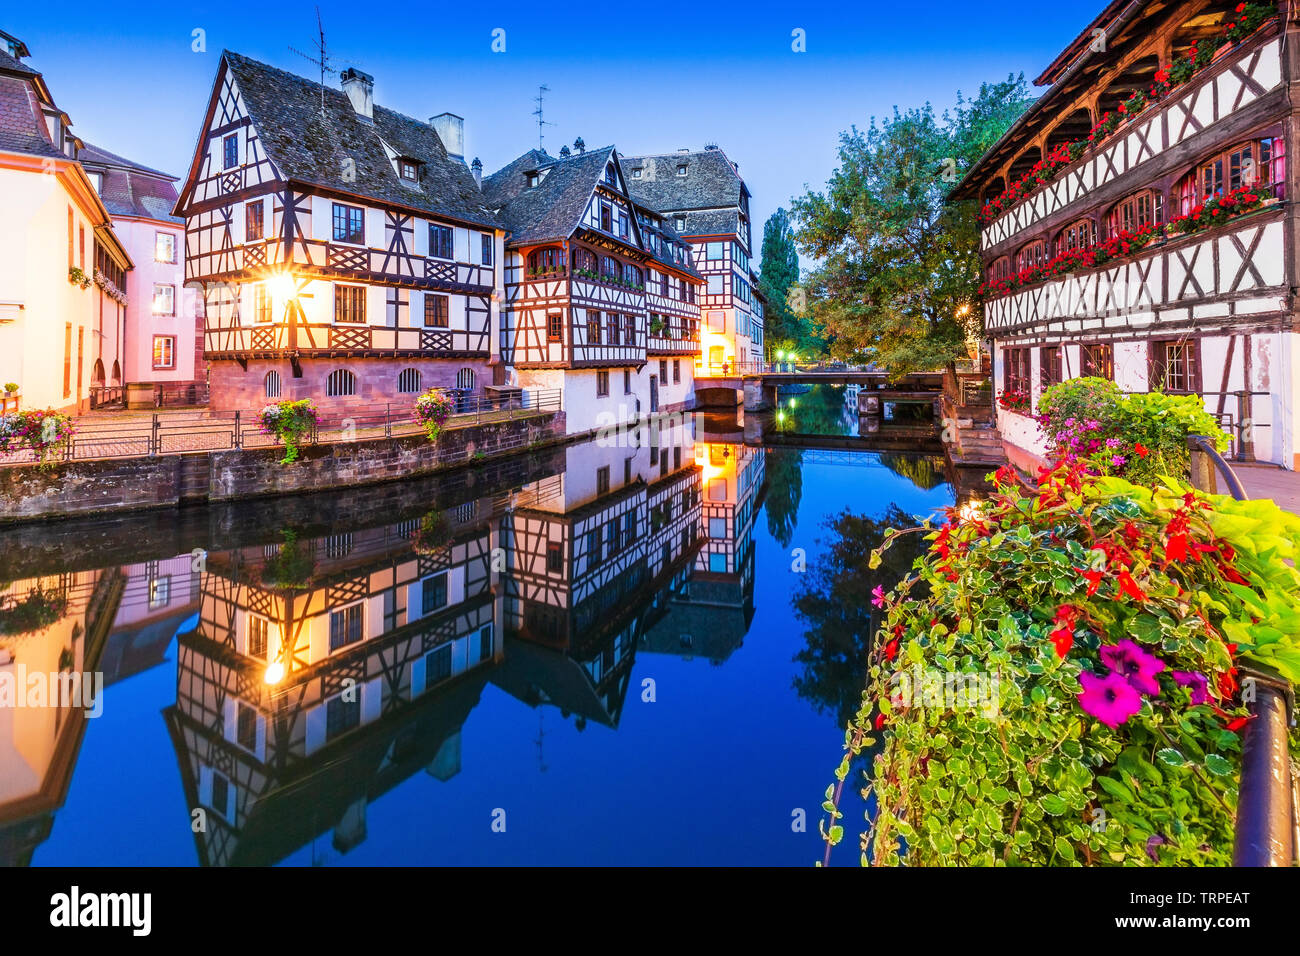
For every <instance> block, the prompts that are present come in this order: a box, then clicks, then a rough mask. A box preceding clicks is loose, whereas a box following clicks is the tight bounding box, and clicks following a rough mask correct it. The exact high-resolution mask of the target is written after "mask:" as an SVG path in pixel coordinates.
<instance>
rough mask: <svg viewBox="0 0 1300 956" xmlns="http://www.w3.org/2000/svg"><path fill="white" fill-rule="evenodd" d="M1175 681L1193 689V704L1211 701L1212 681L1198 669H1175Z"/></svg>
mask: <svg viewBox="0 0 1300 956" xmlns="http://www.w3.org/2000/svg"><path fill="white" fill-rule="evenodd" d="M1173 677H1174V683H1175V684H1178V685H1179V686H1181V687H1190V688H1191V689H1192V706H1193V707H1195V706H1196V705H1197V704H1208V703H1209V702H1210V682H1209V681H1208V680H1206V678H1205V675H1204V674H1198V673H1197V672H1196V671H1174V673H1173Z"/></svg>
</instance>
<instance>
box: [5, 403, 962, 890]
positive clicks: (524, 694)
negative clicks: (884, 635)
mask: <svg viewBox="0 0 1300 956" xmlns="http://www.w3.org/2000/svg"><path fill="white" fill-rule="evenodd" d="M901 417H902V418H906V417H907V416H906V415H904V416H901ZM878 426H879V423H865V422H863V421H861V420H859V418H858V416H857V413H856V399H855V397H854V396H853V395H851V394H847V390H845V389H840V388H831V387H822V386H819V387H817V388H815V389H813V390H812V391H810V392H806V393H803V394H799V395H787V396H783V398H782V403H781V408H780V410H779V412H778V413H777V414H775V415H769V416H767V417H765V418H764V420H763V422H762V423H761V427H760V428H758V429H756V428H755V426H754V423H753V422H752V421H751V422H748V423H745V422H743V421H742V420H741V419H740V418H739V417H738V416H731V415H710V416H708V417H707V419H706V420H704V421H703V422H702V423H700V422H696V423H689V424H687V425H686V426H683V427H682V428H675V429H667V430H666V431H665V432H662V433H659V434H656V435H654V436H652V437H650V438H649V440H646V438H647V436H644V435H642V436H639V437H640V440H638V437H637V436H617V437H616V438H615V439H614V440H606V441H601V442H594V441H593V442H589V443H586V444H578V445H572V446H568V447H565V448H561V449H557V450H550V451H546V452H541V453H536V454H532V455H526V456H521V457H518V458H515V459H511V460H509V461H506V462H499V463H487V464H483V465H481V466H479V467H475V468H467V469H464V470H463V471H461V472H458V473H455V474H452V475H448V476H441V477H439V478H438V479H436V480H420V481H412V482H407V483H398V484H391V485H385V486H380V487H376V488H367V489H359V490H353V491H348V492H339V493H333V494H326V495H318V496H312V497H310V498H292V499H276V500H268V501H257V502H248V503H241V504H238V505H233V506H213V507H207V508H193V509H185V510H182V511H180V512H169V513H159V514H140V515H134V516H126V517H120V518H115V519H104V520H98V521H78V522H62V523H55V524H49V525H44V526H35V527H25V528H19V529H12V530H9V531H6V532H3V533H0V681H3V680H4V677H3V675H4V673H6V672H8V673H10V674H12V675H14V682H17V681H18V679H19V678H22V679H23V681H24V682H25V683H26V686H27V688H28V689H30V688H32V687H34V686H35V685H36V684H39V683H41V681H43V680H47V681H49V683H50V686H51V687H57V686H58V682H59V677H58V675H73V674H76V675H82V674H92V675H102V681H103V689H102V691H101V692H100V694H99V695H98V697H97V698H95V699H94V700H93V702H92V703H91V705H90V707H89V708H88V707H86V706H84V705H85V703H86V701H87V700H90V696H89V695H86V696H85V697H84V698H82V699H80V700H75V699H74V700H69V701H67V702H66V706H49V705H48V703H46V705H45V706H40V703H41V702H40V701H35V702H33V701H32V700H30V699H24V700H20V701H10V702H9V704H8V705H6V706H5V707H2V708H0V863H4V864H7V865H28V864H30V865H37V866H50V865H57V866H84V865H107V864H123V865H139V864H164V865H181V866H185V865H212V866H217V865H239V864H274V863H283V864H287V865H350V864H363V865H376V864H479V863H487V864H639V865H655V864H665V865H671V864H776V865H794V866H807V865H811V864H813V863H814V862H815V861H817V860H819V859H821V856H822V845H821V842H820V839H819V837H818V833H817V829H818V819H819V818H820V816H821V810H820V805H821V803H822V801H823V799H824V793H825V790H826V788H827V786H828V785H829V784H830V783H831V782H832V780H833V770H834V767H835V766H836V764H837V763H838V761H839V759H840V755H841V745H842V741H843V727H844V723H845V721H846V719H847V717H848V715H849V714H851V713H852V712H853V710H854V709H856V707H857V704H858V699H859V695H860V692H861V689H862V684H863V679H864V673H863V666H862V659H863V654H864V649H865V647H866V646H867V642H868V640H869V635H870V633H871V631H872V628H873V624H874V621H873V616H872V615H873V609H872V607H871V605H870V592H871V589H872V587H874V586H875V584H877V583H884V584H886V586H888V585H890V584H892V580H891V576H892V578H893V579H895V580H896V578H897V577H898V576H899V575H901V574H902V573H903V571H904V570H905V569H906V567H907V566H908V565H909V564H910V560H911V555H910V554H904V553H898V554H893V553H891V555H890V556H889V559H888V560H887V561H886V562H885V564H884V565H883V566H882V567H881V568H880V569H879V570H876V571H872V570H869V569H868V568H867V558H868V554H869V552H870V550H871V548H873V547H874V546H875V545H876V544H878V543H879V540H880V538H881V536H882V534H883V532H884V529H885V528H887V527H889V526H890V525H898V524H912V523H914V522H915V521H916V519H918V518H920V517H923V516H926V515H930V514H933V513H935V512H937V511H938V509H940V508H942V507H944V506H945V505H949V504H952V503H953V501H954V493H953V490H952V485H951V484H950V483H949V481H948V480H947V479H946V478H945V473H944V466H943V458H942V456H941V455H939V456H936V455H935V454H934V446H933V445H932V444H930V443H927V442H925V441H920V440H915V439H913V440H912V441H913V444H914V445H915V448H909V446H908V444H907V441H906V440H905V439H903V438H899V437H892V438H891V437H889V436H888V434H887V433H888V432H889V430H890V424H889V423H888V422H886V423H885V424H884V425H883V426H879V427H878ZM756 431H757V432H758V433H760V434H761V435H762V437H761V438H759V439H758V440H755V439H754V438H753V436H754V434H755V433H756ZM904 431H905V432H906V434H909V435H911V434H914V433H915V427H914V425H913V427H912V428H911V430H910V431H907V430H906V429H904ZM747 433H748V434H749V435H750V436H751V437H750V440H749V442H748V443H747V442H746V434H747ZM868 433H870V434H871V435H881V434H885V438H883V439H881V440H880V441H878V442H877V443H876V444H877V445H879V446H881V447H887V448H889V449H890V450H887V451H864V450H861V449H862V448H863V447H866V446H869V445H870V443H871V439H870V438H868V439H854V438H853V436H855V435H859V434H863V435H867V434H868ZM900 449H901V450H900ZM904 540H912V539H911V538H908V539H904ZM50 675H55V676H54V677H50ZM87 680H88V682H89V683H90V684H92V685H93V684H94V681H95V678H94V677H90V678H88V679H87ZM14 682H11V683H14ZM20 696H21V694H20ZM29 704H30V705H31V706H28V705H29ZM96 713H97V716H92V715H94V714H96ZM844 804H845V808H846V810H847V812H848V816H847V819H846V820H845V823H846V829H847V830H848V831H849V832H850V833H851V834H852V833H856V832H857V831H858V830H859V829H860V827H859V826H858V824H859V822H860V821H861V814H862V812H863V805H862V803H861V800H860V799H859V798H858V797H857V796H856V795H855V794H854V793H853V792H852V788H849V793H848V795H847V796H846V798H845V801H844ZM832 862H833V863H837V864H856V863H857V847H856V840H855V839H852V838H851V837H850V838H848V839H846V841H845V844H844V845H843V846H841V847H840V848H839V849H838V850H837V851H836V855H835V856H834V857H833V858H832Z"/></svg>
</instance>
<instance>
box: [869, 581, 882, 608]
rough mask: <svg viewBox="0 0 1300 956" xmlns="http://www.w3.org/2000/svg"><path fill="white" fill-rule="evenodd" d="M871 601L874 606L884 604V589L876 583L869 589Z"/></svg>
mask: <svg viewBox="0 0 1300 956" xmlns="http://www.w3.org/2000/svg"><path fill="white" fill-rule="evenodd" d="M871 603H872V604H874V605H875V606H876V607H884V606H885V589H884V588H883V587H881V586H880V585H879V584H877V585H876V586H875V587H874V588H873V589H872V591H871Z"/></svg>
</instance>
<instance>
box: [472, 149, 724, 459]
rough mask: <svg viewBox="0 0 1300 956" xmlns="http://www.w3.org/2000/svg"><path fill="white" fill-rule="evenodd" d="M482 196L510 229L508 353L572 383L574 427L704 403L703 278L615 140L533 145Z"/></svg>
mask: <svg viewBox="0 0 1300 956" xmlns="http://www.w3.org/2000/svg"><path fill="white" fill-rule="evenodd" d="M564 152H566V153H567V148H566V150H565V151H564ZM483 199H484V201H485V202H486V204H487V205H488V207H489V208H490V209H492V210H493V211H494V212H495V213H496V214H497V215H498V216H499V217H500V219H501V221H502V222H503V224H504V225H505V226H506V228H507V229H509V230H510V237H509V242H508V243H507V245H506V250H507V251H506V256H507V262H506V272H505V305H504V309H503V314H502V318H501V357H502V361H503V362H504V363H505V364H506V365H507V366H509V367H510V368H511V369H512V370H513V374H514V376H515V378H517V381H518V384H520V385H523V386H527V387H537V388H548V389H549V388H554V389H561V390H562V391H563V394H564V408H565V413H566V418H567V422H568V428H569V431H570V432H571V433H577V432H583V431H588V430H590V429H592V428H594V427H596V426H597V425H599V424H602V423H608V422H613V421H627V420H630V419H632V418H635V417H636V416H637V415H638V414H644V413H655V412H673V411H679V410H682V409H687V408H691V407H693V406H694V401H695V388H694V374H693V372H694V369H693V368H692V361H691V360H692V357H693V356H694V355H695V354H696V353H697V352H698V348H699V346H698V343H699V304H698V303H699V297H698V293H697V287H698V286H699V285H700V282H701V280H700V277H699V275H698V273H697V272H696V270H695V268H694V266H693V264H692V262H691V256H690V253H689V249H688V247H687V245H686V243H685V242H683V241H682V240H681V239H680V237H678V236H677V234H676V231H675V230H674V229H673V227H672V225H671V224H670V223H668V222H667V221H666V220H664V218H663V217H662V216H660V215H659V214H658V213H656V212H655V211H654V210H652V209H650V208H648V207H644V206H641V205H639V204H637V203H636V202H635V201H634V200H633V199H632V198H631V197H630V196H629V194H628V190H627V184H626V182H625V181H624V178H623V172H622V169H621V168H620V164H619V159H618V153H617V151H616V150H615V149H614V147H612V146H608V147H605V148H603V149H595V150H590V151H586V150H583V149H580V148H579V149H578V150H576V151H575V152H574V153H573V154H571V155H563V154H562V155H561V156H559V157H553V156H550V155H548V154H547V153H544V152H541V151H540V150H529V151H528V152H527V153H524V154H523V155H522V156H520V157H519V158H517V159H515V160H514V161H513V162H511V163H510V164H509V165H507V166H505V167H504V168H503V169H501V170H498V171H497V172H496V173H493V174H492V175H491V176H488V177H487V178H485V179H484V180H483Z"/></svg>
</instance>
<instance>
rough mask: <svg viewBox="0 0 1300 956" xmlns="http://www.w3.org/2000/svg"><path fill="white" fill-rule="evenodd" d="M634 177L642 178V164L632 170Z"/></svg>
mask: <svg viewBox="0 0 1300 956" xmlns="http://www.w3.org/2000/svg"><path fill="white" fill-rule="evenodd" d="M632 178H633V179H640V178H641V167H640V166H638V167H637V168H636V169H634V170H632Z"/></svg>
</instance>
